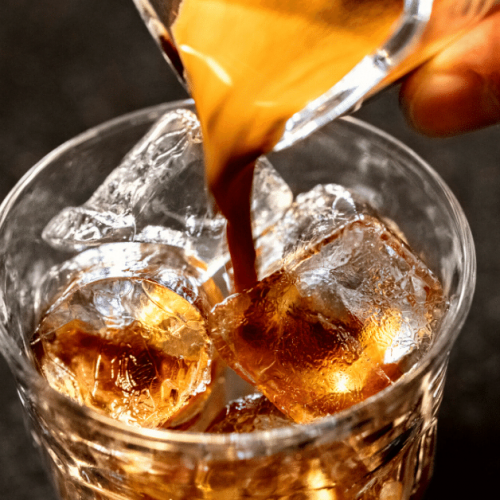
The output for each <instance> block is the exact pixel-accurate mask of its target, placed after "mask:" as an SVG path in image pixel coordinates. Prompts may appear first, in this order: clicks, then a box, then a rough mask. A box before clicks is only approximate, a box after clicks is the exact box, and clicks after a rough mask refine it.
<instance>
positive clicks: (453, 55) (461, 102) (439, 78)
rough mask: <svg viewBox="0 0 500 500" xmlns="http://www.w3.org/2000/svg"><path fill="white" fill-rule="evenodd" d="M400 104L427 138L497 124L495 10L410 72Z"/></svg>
mask: <svg viewBox="0 0 500 500" xmlns="http://www.w3.org/2000/svg"><path fill="white" fill-rule="evenodd" d="M400 100H401V105H402V107H403V110H404V111H405V113H406V115H407V118H408V120H409V121H410V123H411V124H412V125H413V126H414V127H415V128H416V129H417V130H419V131H420V132H422V133H424V134H426V135H430V136H450V135H455V134H460V133H462V132H468V131H471V130H474V129H478V128H481V127H485V126H488V125H492V124H494V123H497V122H500V10H497V11H495V12H494V13H493V14H491V15H490V16H489V17H487V18H486V19H484V20H483V21H481V22H480V23H479V24H478V25H477V26H475V27H474V28H473V29H472V30H471V31H469V32H467V33H466V34H465V35H464V36H462V37H461V38H460V39H459V40H457V41H456V42H455V43H453V44H452V45H451V46H450V47H448V48H446V49H445V50H444V51H443V52H441V53H440V54H438V55H437V56H436V57H434V58H433V59H432V60H431V61H429V62H428V63H426V64H425V65H424V66H422V67H421V68H419V69H418V70H417V71H415V72H414V73H412V74H411V75H410V76H409V77H408V78H407V79H406V81H405V82H404V84H403V87H402V89H401V95H400Z"/></svg>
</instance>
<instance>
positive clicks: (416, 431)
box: [0, 101, 475, 500]
mask: <svg viewBox="0 0 500 500" xmlns="http://www.w3.org/2000/svg"><path fill="white" fill-rule="evenodd" d="M179 107H184V108H189V109H193V103H192V102H191V101H182V102H175V103H170V104H164V105H160V106H156V107H153V108H149V109H145V110H141V111H138V112H135V113H132V114H129V115H125V116H123V117H120V118H117V119H115V120H112V121H110V122H107V123H105V124H103V125H101V126H99V127H96V128H93V129H91V130H89V131H88V132H86V133H84V134H82V135H79V136H78V137H76V138H74V139H72V140H70V141H68V142H67V143H65V144H63V145H62V146H60V147H59V148H58V149H56V150H55V151H53V152H52V153H50V154H49V155H47V156H46V157H45V158H44V159H42V160H41V161H40V162H39V163H38V164H37V165H35V166H34V167H33V168H32V169H31V170H30V171H29V172H28V173H27V174H26V175H25V176H24V177H23V179H22V180H21V181H20V182H19V183H18V184H17V186H16V187H15V188H14V189H13V190H12V192H11V193H10V194H9V195H8V196H7V198H6V199H5V201H4V202H3V204H2V205H1V207H0V348H1V351H2V353H3V355H4V356H5V358H6V359H7V361H8V364H9V366H10V368H11V370H12V372H13V374H14V376H15V379H16V382H17V387H18V392H19V396H20V398H21V402H22V405H23V407H24V410H25V414H26V417H27V421H28V423H29V428H30V429H31V433H32V436H33V439H34V441H35V443H36V444H37V445H38V447H39V448H40V450H41V452H42V454H43V455H44V457H45V462H46V464H47V468H48V470H49V473H50V475H51V477H52V479H53V483H54V485H55V488H56V490H57V491H58V493H59V495H60V497H61V498H62V499H67V500H70V499H71V500H76V499H81V500H83V499H98V500H104V499H106V500H111V499H113V500H116V499H134V500H136V499H137V500H139V499H141V500H144V499H148V500H150V499H154V500H160V499H161V500H167V499H168V500H172V499H174V500H180V499H186V500H188V499H189V500H193V499H214V500H219V499H229V500H233V499H243V498H245V499H262V500H264V499H285V498H286V499H289V498H294V499H295V498H297V499H299V498H300V499H311V500H313V499H314V500H320V499H321V500H326V499H331V500H333V499H378V500H401V499H410V498H411V499H418V498H420V497H421V495H422V493H423V491H424V490H425V487H426V485H427V483H428V481H429V479H430V476H431V473H432V463H433V455H434V446H435V440H436V423H437V413H438V408H439V405H440V402H441V398H442V394H443V386H444V380H445V375H446V366H447V362H448V358H449V353H450V349H451V348H452V346H453V343H454V341H455V339H456V338H457V335H458V333H459V331H460V328H461V327H462V325H463V322H464V320H465V317H466V314H467V312H468V309H469V306H470V304H471V300H472V295H473V289H474V283H475V253H474V246H473V241H472V236H471V232H470V229H469V226H468V223H467V221H466V219H465V217H464V214H463V212H462V210H461V208H460V206H459V204H458V202H457V200H456V199H455V197H454V196H453V194H452V193H451V192H450V190H449V189H448V187H447V186H446V185H445V183H444V182H443V181H442V179H441V178H440V177H439V176H438V175H437V174H436V173H435V172H434V171H433V170H432V169H431V168H430V167H429V166H428V165H427V164H426V163H425V162H424V161H422V159H420V158H419V157H418V156H417V155H416V154H415V153H413V152H412V151H411V150H410V149H408V148H407V147H406V146H404V145H403V144H402V143H400V142H398V141H397V140H395V139H393V138H391V137H390V136H388V135H387V134H385V133H383V132H381V131H379V130H377V129H375V128H374V127H372V126H370V125H367V124H365V123H363V122H361V121H359V120H356V119H353V118H342V119H339V120H336V121H334V122H331V123H329V124H328V125H327V126H325V127H324V128H323V129H322V130H320V131H319V132H318V133H316V134H314V135H312V136H310V137H309V138H307V139H305V140H304V141H301V142H300V143H297V144H295V145H294V147H293V148H289V149H287V150H284V151H281V152H277V153H273V154H271V155H270V156H269V159H270V161H271V162H272V163H273V165H274V166H275V168H276V169H277V170H278V171H279V172H280V174H281V175H282V176H283V178H284V179H285V181H286V182H287V183H288V184H289V186H290V187H291V189H292V191H293V192H294V194H298V193H300V192H304V191H308V190H309V189H311V188H312V187H313V186H315V185H316V184H318V183H330V182H336V183H339V184H343V185H344V186H346V187H348V188H350V189H353V190H355V191H356V192H358V193H359V194H360V195H361V196H363V197H364V198H365V199H366V200H368V201H369V202H370V203H371V204H372V205H373V206H374V208H375V209H376V210H377V211H378V212H379V214H380V215H381V216H382V217H387V218H388V219H392V220H393V221H395V222H396V224H397V225H398V226H399V228H400V229H401V230H402V231H403V232H404V234H405V235H406V238H407V240H408V243H409V245H410V246H411V247H412V248H413V250H414V251H415V252H416V254H417V255H419V256H420V257H421V258H422V259H423V260H424V261H425V262H426V263H427V264H428V266H429V267H430V268H431V270H433V271H434V272H435V273H436V275H437V276H438V277H439V279H440V280H441V283H442V285H443V289H444V291H445V293H446V294H447V296H448V298H449V310H448V312H447V314H446V315H445V317H444V319H443V321H442V322H441V324H440V325H439V327H438V329H437V331H436V332H435V335H434V338H433V342H432V345H431V346H430V348H429V350H428V352H427V353H426V354H425V355H424V356H423V358H422V359H421V360H420V361H419V362H418V364H417V366H415V367H414V368H413V369H412V370H411V371H410V372H408V373H406V374H405V375H404V376H402V377H401V378H400V379H399V380H398V381H397V382H396V383H395V384H394V385H392V386H390V387H388V388H387V389H385V390H383V391H382V392H380V393H378V394H376V395H375V396H373V397H371V398H369V399H367V400H366V401H364V402H362V403H360V404H358V405H356V406H354V407H351V408H349V409H347V410H345V411H342V412H340V413H338V414H335V415H333V416H330V417H326V418H324V419H321V420H319V421H317V422H315V423H312V424H308V425H296V426H290V427H285V428H278V429H273V430H270V431H265V432H255V433H251V434H220V435H216V434H205V433H200V432H182V431H172V430H155V429H142V428H136V427H130V426H127V425H125V424H123V423H121V422H118V421H115V420H112V419H111V418H108V417H106V416H104V415H102V414H99V413H96V412H94V411H93V410H91V409H89V408H87V407H83V406H80V405H78V404H77V403H75V402H74V401H72V400H70V399H68V398H67V397H65V396H63V395H62V394H60V393H58V392H56V391H55V390H53V389H52V388H51V387H50V386H49V384H48V383H47V382H46V380H45V379H44V378H42V376H41V375H40V374H39V373H38V371H37V370H36V369H35V368H34V364H33V362H32V359H31V354H30V349H29V343H30V339H31V336H32V335H33V331H34V329H35V327H36V323H37V320H38V319H39V318H37V317H36V312H35V307H34V305H33V304H34V302H35V295H36V293H35V292H36V289H37V286H38V285H39V283H40V282H41V278H42V276H43V275H44V274H45V272H46V271H47V270H48V269H49V268H50V267H51V266H53V265H55V264H57V263H61V262H63V261H65V260H66V259H67V258H68V255H67V254H65V253H63V252H61V251H58V250H55V249H53V248H51V247H50V246H49V245H47V244H46V243H45V242H44V241H43V240H42V238H41V233H42V230H43V228H44V227H45V225H46V224H47V223H48V222H49V220H51V218H52V217H53V216H54V215H55V214H57V213H59V212H60V210H61V209H63V208H65V207H67V206H76V205H79V204H82V203H83V202H85V201H86V200H87V199H88V198H89V197H90V195H91V194H92V193H93V192H94V191H95V189H96V188H97V187H98V186H99V185H100V184H101V183H102V181H103V180H104V179H105V177H106V176H107V175H108V174H109V173H110V172H111V170H112V169H113V168H114V167H115V166H116V165H118V164H119V162H120V160H121V158H122V157H123V156H124V155H125V153H126V152H127V151H128V150H130V149H131V147H132V146H133V145H134V143H135V142H136V141H138V139H139V138H140V137H141V136H142V135H144V133H145V132H146V130H147V129H148V127H150V126H151V125H152V123H153V122H154V121H155V120H156V119H158V118H159V117H160V116H161V115H162V114H164V113H165V112H167V111H169V110H172V109H175V108H179ZM185 189H189V187H188V186H187V185H185ZM190 199H192V196H191V197H190ZM230 389H231V388H230ZM233 392H234V391H233Z"/></svg>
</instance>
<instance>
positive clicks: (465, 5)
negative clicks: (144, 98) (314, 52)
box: [133, 0, 500, 151]
mask: <svg viewBox="0 0 500 500" xmlns="http://www.w3.org/2000/svg"><path fill="white" fill-rule="evenodd" d="M133 1H134V3H135V5H136V6H137V8H138V10H139V12H140V13H141V16H142V18H143V20H144V22H145V23H146V26H147V27H148V29H149V31H150V33H151V35H152V36H153V38H154V39H155V41H156V43H157V44H158V46H159V47H160V49H161V51H162V53H163V55H164V56H165V58H166V60H167V62H168V63H169V64H170V66H171V67H172V69H173V70H174V72H175V73H176V74H177V76H178V77H179V80H180V81H181V83H182V84H183V85H184V86H185V87H186V89H187V90H188V91H189V88H188V87H187V84H186V78H185V75H184V67H183V64H182V61H181V59H180V57H179V53H178V50H177V47H176V43H175V38H174V36H173V34H172V29H171V28H172V25H173V24H174V23H175V20H176V18H177V15H178V13H179V9H180V7H181V4H182V0H133ZM357 1H358V0H347V1H346V3H347V4H348V3H349V2H353V3H355V2H357ZM402 3H403V11H402V14H401V16H400V18H399V19H398V20H397V22H396V23H395V26H394V29H393V31H392V34H391V36H390V37H389V39H388V40H387V41H386V42H385V43H384V44H383V45H382V46H381V47H380V48H379V49H377V50H376V51H375V52H374V53H372V54H370V55H368V56H366V57H365V58H363V60H361V61H360V62H359V64H357V65H356V66H355V67H354V68H353V69H352V70H351V71H350V72H349V73H348V74H347V75H346V76H345V77H344V78H342V79H341V80H340V81H339V82H338V83H337V84H335V85H334V86H332V87H331V88H330V89H329V90H328V91H327V92H326V93H325V94H323V95H321V96H318V97H317V98H316V99H314V100H313V101H311V102H310V103H309V104H308V105H307V106H306V107H305V108H304V109H303V110H301V111H299V112H297V113H295V114H294V115H293V116H292V117H291V118H290V119H289V120H288V121H287V123H286V127H285V131H284V133H283V136H282V137H281V139H280V141H279V142H278V143H277V144H276V145H275V147H274V150H275V151H278V150H280V149H283V148H286V147H288V146H290V145H291V144H293V143H294V142H296V141H298V140H300V139H303V138H304V137H306V136H308V135H309V134H311V133H312V132H314V131H315V130H317V129H319V128H320V127H322V126H323V125H325V124H326V123H328V122H329V121H331V120H333V119H335V118H337V117H338V116H341V115H343V114H345V113H348V112H349V111H351V110H353V109H355V108H356V107H358V106H359V105H360V104H361V103H362V101H363V100H364V99H365V98H368V97H370V96H372V95H373V94H375V93H376V92H378V91H380V90H381V89H383V88H384V87H386V86H387V85H389V84H391V83H393V82H395V81H396V80H398V79H399V78H401V77H402V76H403V75H405V74H407V73H409V72H410V71H411V70H413V69H415V68H416V67H417V66H419V65H420V64H422V63H423V62H425V61H426V60H428V59H430V58H431V57H432V56H434V55H435V54H437V53H438V52H439V51H441V50H442V49H443V48H444V47H445V46H446V45H448V44H449V43H450V42H451V41H452V40H453V39H455V38H456V37H457V36H459V35H460V34H462V33H464V32H465V31H467V30H468V29H470V28H471V27H473V26H474V25H475V24H476V23H477V22H478V21H479V20H480V19H482V18H483V17H484V16H486V15H487V14H488V12H490V11H491V10H492V9H493V8H494V6H496V5H498V4H499V3H500V1H499V0H404V2H402ZM268 8H269V7H268ZM345 28H346V29H349V26H346V27H345ZM352 29H356V28H355V27H353V28H352ZM255 36H256V38H258V37H259V36H265V34H259V33H256V34H255Z"/></svg>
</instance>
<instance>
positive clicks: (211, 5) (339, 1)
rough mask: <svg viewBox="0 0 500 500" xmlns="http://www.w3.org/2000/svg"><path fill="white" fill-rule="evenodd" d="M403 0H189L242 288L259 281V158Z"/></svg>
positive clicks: (189, 56) (390, 20)
mask: <svg viewBox="0 0 500 500" xmlns="http://www.w3.org/2000/svg"><path fill="white" fill-rule="evenodd" d="M402 9H403V0H183V2H182V3H181V6H180V9H179V13H178V17H177V19H176V21H175V23H174V25H173V27H172V32H173V35H174V39H175V44H176V46H177V49H178V51H179V55H180V58H181V60H182V63H183V65H184V68H185V72H186V79H187V81H188V85H189V88H190V91H191V94H192V96H193V98H194V101H195V103H196V108H197V112H198V115H199V118H200V122H201V127H202V132H203V137H204V144H205V146H204V147H205V161H206V177H207V182H208V185H209V188H210V189H211V191H212V193H213V194H214V197H215V199H216V201H217V203H218V205H219V208H220V209H221V211H222V213H223V214H224V216H225V217H226V218H227V221H228V228H227V236H228V243H229V249H230V252H231V258H232V261H233V266H234V277H235V286H236V289H237V290H242V289H245V288H248V287H250V286H252V285H253V284H254V282H255V281H256V273H255V267H254V263H255V250H254V246H253V240H252V233H251V220H250V193H251V186H252V176H253V169H254V162H255V160H256V158H257V157H258V156H260V155H261V154H264V153H267V152H269V151H270V150H271V149H272V148H273V147H274V145H275V144H276V143H277V142H278V140H279V139H280V137H281V136H282V134H283V131H284V126H285V123H286V121H287V120H288V119H289V118H290V117H291V116H292V115H293V114H294V113H296V112H298V111H300V110H301V109H303V108H304V107H305V106H306V104H307V103H309V102H310V101H312V100H313V99H315V98H317V97H319V96H320V95H322V94H323V93H325V92H326V91H327V90H328V89H330V88H331V87H332V86H333V85H334V84H335V83H337V82H338V81H339V80H341V79H342V77H343V76H345V75H346V74H347V73H348V72H349V71H350V70H351V69H353V68H354V66H355V65H356V64H357V63H359V62H360V61H361V60H362V59H363V57H365V56H367V55H369V54H370V53H372V52H373V51H374V50H375V49H377V48H378V47H380V46H381V45H382V44H383V42H384V40H385V39H386V38H388V36H389V34H390V32H391V29H392V27H393V24H394V22H395V20H396V19H397V18H398V17H399V16H400V14H401V13H402Z"/></svg>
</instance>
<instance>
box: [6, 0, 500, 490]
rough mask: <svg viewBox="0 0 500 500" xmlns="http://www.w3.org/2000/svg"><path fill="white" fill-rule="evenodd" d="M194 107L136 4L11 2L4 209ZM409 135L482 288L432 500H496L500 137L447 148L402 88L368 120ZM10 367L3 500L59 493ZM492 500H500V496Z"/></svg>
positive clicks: (461, 351)
mask: <svg viewBox="0 0 500 500" xmlns="http://www.w3.org/2000/svg"><path fill="white" fill-rule="evenodd" d="M181 97H185V93H184V91H183V90H182V88H181V86H180V85H179V84H178V83H177V82H176V80H175V77H174V76H173V75H172V73H171V72H170V70H169V69H168V67H167V65H166V64H165V62H164V61H163V59H162V57H161V55H160V53H159V51H158V50H157V49H156V47H155V45H154V43H153V41H152V39H151V38H150V36H149V34H148V33H147V31H146V28H145V27H144V26H143V23H142V21H141V20H140V18H139V15H138V14H137V12H136V11H135V9H134V7H133V4H132V0H125V1H120V0H106V1H105V2H103V1H102V0H65V1H60V0H39V1H36V2H34V1H32V0H31V1H28V0H2V7H1V9H0V200H1V199H3V197H4V196H5V195H6V194H7V193H8V191H9V190H10V189H11V188H12V187H13V186H14V184H15V183H16V182H17V181H18V180H19V178H20V177H21V176H22V175H23V174H24V173H25V172H26V171H27V170H28V169H29V168H30V167H31V166H32V165H34V164H35V163H36V162H37V161H38V160H39V159H40V158H42V157H43V156H44V155H45V154H46V153H48V152H49V151H50V150H51V149H53V148H54V147H56V146H58V145H59V144H61V143H62V142H64V141H66V140H67V139H69V138H71V137H72V136H74V135H76V134H78V133H80V132H82V131H83V130H85V129H87V128H89V127H91V126H93V125H96V124H98V123H100V122H103V121H105V120H107V119H110V118H113V117H116V116H118V115H121V114H123V113H126V112H129V111H133V110H136V109H139V108H142V107H145V106H150V105H153V104H156V103H160V102H164V101H170V100H175V99H178V98H181ZM357 114H358V116H360V117H361V118H363V119H365V120H367V121H369V122H371V123H373V124H375V125H377V126H378V127H380V128H382V129H384V130H386V131H388V132H389V133H391V134H392V135H394V136H396V137H398V138H399V139H401V140H402V141H403V142H405V143H406V144H408V145H409V146H410V147H412V148H413V149H414V150H415V151H417V153H419V154H420V155H421V156H422V157H423V158H424V159H426V160H427V161H428V162H429V163H430V164H431V165H432V166H433V167H434V168H435V169H436V170H437V171H438V172H439V173H440V174H441V176H442V177H443V178H444V179H445V181H446V182H447V183H448V184H449V186H450V187H451V189H452V190H453V192H454V193H455V195H456V196H457V198H458V199H459V201H460V203H461V204H462V206H463V208H464V211H465V213H466V215H467V217H468V220H469V222H470V225H471V227H472V232H473V234H474V239H475V242H476V249H477V257H478V280H477V288H476V294H475V299H474V303H473V306H472V309H471V312H470V315H469V318H468V321H467V323H466V325H465V327H464V329H463V332H462V334H461V336H460V337H459V339H458V341H457V343H456V346H455V348H454V350H453V353H452V356H451V363H450V367H449V373H448V380H447V384H446V390H445V397H444V401H443V405H442V408H441V412H440V423H439V437H438V449H437V461H436V468H435V475H434V478H433V480H432V483H431V486H430V489H429V490H428V493H427V495H426V499H427V500H437V499H443V498H445V499H448V498H460V499H461V498H471V499H477V498H496V495H495V494H494V492H495V490H496V489H497V488H496V480H497V476H498V471H499V470H500V458H499V457H500V453H499V452H498V450H499V449H500V420H499V419H500V417H499V410H500V335H499V334H498V330H499V328H500V255H499V251H498V249H499V248H500V231H498V227H500V127H498V126H496V127H491V128H489V129H485V130H482V131H479V132H475V133H471V134H466V135H463V136H461V137H456V138H450V139H446V140H438V139H429V138H425V137H422V136H420V135H418V134H416V133H415V132H413V131H412V130H411V129H410V128H409V127H408V126H407V125H406V123H405V121H404V119H403V117H402V115H401V112H400V111H399V108H398V100H397V89H393V90H391V91H389V92H385V93H384V94H383V95H381V96H379V97H377V98H376V99H375V100H372V101H371V102H370V103H368V104H367V105H365V107H364V108H362V109H361V111H360V112H358V113H357ZM20 414H21V407H20V404H19V402H18V400H17V396H16V392H15V388H14V383H13V379H12V377H11V375H10V372H9V370H8V368H7V367H6V364H5V362H4V361H3V359H1V360H0V498H5V499H10V500H53V499H54V498H55V495H54V493H53V490H52V488H51V486H50V484H49V482H48V480H47V478H46V476H45V473H44V471H43V469H42V467H41V465H40V461H39V458H38V455H37V452H36V451H35V450H34V449H33V447H32V446H31V443H30V439H29V437H28V435H27V433H26V431H25V429H24V427H23V423H22V419H21V415H20ZM492 495H493V496H492Z"/></svg>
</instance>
